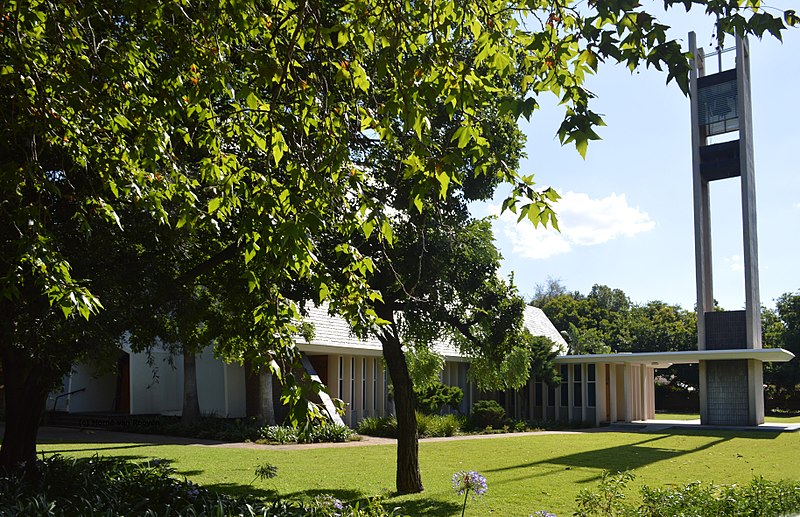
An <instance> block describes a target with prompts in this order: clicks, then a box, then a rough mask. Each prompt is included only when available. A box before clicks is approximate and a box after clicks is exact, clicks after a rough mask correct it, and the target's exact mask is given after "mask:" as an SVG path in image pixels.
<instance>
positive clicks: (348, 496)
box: [280, 488, 367, 503]
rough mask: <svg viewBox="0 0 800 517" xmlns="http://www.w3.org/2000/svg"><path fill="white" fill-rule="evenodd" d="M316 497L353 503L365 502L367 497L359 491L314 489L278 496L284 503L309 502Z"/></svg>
mask: <svg viewBox="0 0 800 517" xmlns="http://www.w3.org/2000/svg"><path fill="white" fill-rule="evenodd" d="M318 495H332V496H333V497H335V498H336V499H340V500H342V501H346V502H348V503H354V502H356V501H366V500H367V497H366V496H365V495H364V492H361V491H360V490H347V489H341V488H314V489H310V490H298V491H297V492H287V493H282V494H280V497H281V499H283V500H285V501H310V500H311V499H314V498H315V497H316V496H318Z"/></svg>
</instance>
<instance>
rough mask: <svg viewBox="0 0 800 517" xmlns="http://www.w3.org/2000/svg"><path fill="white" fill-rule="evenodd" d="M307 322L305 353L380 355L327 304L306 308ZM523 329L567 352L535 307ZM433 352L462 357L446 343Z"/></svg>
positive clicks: (378, 344)
mask: <svg viewBox="0 0 800 517" xmlns="http://www.w3.org/2000/svg"><path fill="white" fill-rule="evenodd" d="M307 310H308V316H307V317H306V321H308V322H309V323H312V324H313V325H314V337H313V338H312V339H311V341H306V340H305V339H303V338H300V340H299V341H298V346H299V347H300V349H301V350H303V351H305V352H326V351H331V349H335V350H338V351H340V352H342V353H358V354H360V355H380V354H381V353H382V350H383V348H382V345H381V342H380V341H379V340H378V339H377V338H375V337H374V336H370V337H368V338H367V339H359V338H358V337H357V336H355V335H354V334H353V333H352V332H351V331H350V325H349V324H348V323H347V322H346V321H345V320H344V319H343V318H341V317H339V316H331V315H330V314H328V306H327V304H323V305H320V306H319V307H313V306H312V307H307ZM524 318H525V327H526V328H527V329H528V330H529V331H530V333H531V334H533V335H534V336H545V337H547V338H550V340H552V341H553V342H554V343H555V344H556V348H558V349H559V351H560V352H561V353H564V352H566V350H567V343H566V341H564V338H563V337H561V334H559V332H558V330H556V328H555V327H554V326H553V324H552V323H551V322H550V320H549V319H548V318H547V316H545V314H544V312H542V310H541V309H539V308H537V307H526V308H525V314H524ZM433 348H434V350H436V352H438V353H439V354H441V355H443V356H444V357H446V358H448V359H456V360H457V359H460V358H463V357H464V356H463V355H462V354H461V353H460V352H459V351H458V349H457V348H456V347H454V346H453V345H452V344H450V343H449V342H448V341H446V340H439V341H437V342H435V343H434V344H433Z"/></svg>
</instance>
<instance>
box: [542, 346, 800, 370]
mask: <svg viewBox="0 0 800 517" xmlns="http://www.w3.org/2000/svg"><path fill="white" fill-rule="evenodd" d="M793 358H794V354H793V353H791V352H789V351H788V350H784V349H783V348H756V349H753V348H745V349H737V350H689V351H686V352H644V353H636V354H633V353H630V352H624V353H620V354H595V355H560V356H558V357H556V359H555V362H556V363H557V364H584V363H605V364H612V363H613V364H625V363H632V364H646V365H648V366H655V367H658V368H665V367H667V366H670V365H672V364H694V363H698V362H700V361H726V360H736V359H755V360H756V361H762V362H766V363H783V362H786V361H791V360H792V359H793Z"/></svg>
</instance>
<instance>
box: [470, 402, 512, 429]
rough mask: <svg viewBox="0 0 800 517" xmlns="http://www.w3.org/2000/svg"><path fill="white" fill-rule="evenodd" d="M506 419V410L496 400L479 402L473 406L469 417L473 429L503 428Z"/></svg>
mask: <svg viewBox="0 0 800 517" xmlns="http://www.w3.org/2000/svg"><path fill="white" fill-rule="evenodd" d="M505 419H506V410H505V409H503V407H502V406H501V405H500V404H498V403H497V402H495V401H494V400H479V401H477V402H476V403H474V404H473V405H472V413H471V414H470V416H469V426H470V428H472V429H484V428H487V427H489V428H492V429H498V428H500V427H502V426H503V423H504V422H505Z"/></svg>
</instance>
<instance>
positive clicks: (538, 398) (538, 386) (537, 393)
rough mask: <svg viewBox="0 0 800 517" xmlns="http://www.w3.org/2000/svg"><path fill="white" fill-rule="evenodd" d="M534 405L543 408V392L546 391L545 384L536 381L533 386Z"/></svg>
mask: <svg viewBox="0 0 800 517" xmlns="http://www.w3.org/2000/svg"><path fill="white" fill-rule="evenodd" d="M533 390H534V391H533V404H534V406H536V407H542V390H544V383H543V382H542V381H541V380H539V379H536V381H535V383H534V385H533Z"/></svg>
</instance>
